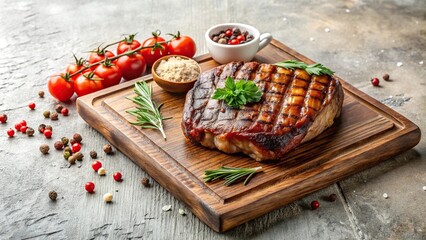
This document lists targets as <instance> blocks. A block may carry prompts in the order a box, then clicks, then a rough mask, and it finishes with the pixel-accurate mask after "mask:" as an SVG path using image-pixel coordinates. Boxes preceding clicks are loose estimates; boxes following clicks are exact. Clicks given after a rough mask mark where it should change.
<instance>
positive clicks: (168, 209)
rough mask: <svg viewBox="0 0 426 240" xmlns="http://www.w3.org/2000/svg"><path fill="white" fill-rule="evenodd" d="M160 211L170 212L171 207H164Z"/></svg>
mask: <svg viewBox="0 0 426 240" xmlns="http://www.w3.org/2000/svg"><path fill="white" fill-rule="evenodd" d="M161 210H163V212H168V211H170V210H172V205H165V206H163V208H161Z"/></svg>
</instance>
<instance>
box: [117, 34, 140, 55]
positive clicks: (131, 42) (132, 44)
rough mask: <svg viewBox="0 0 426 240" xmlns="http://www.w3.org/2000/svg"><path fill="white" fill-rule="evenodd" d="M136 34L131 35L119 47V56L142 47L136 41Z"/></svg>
mask: <svg viewBox="0 0 426 240" xmlns="http://www.w3.org/2000/svg"><path fill="white" fill-rule="evenodd" d="M135 35H136V34H130V35H129V36H128V37H125V38H124V40H123V41H121V42H120V43H119V44H118V46H117V55H118V54H122V53H125V52H127V51H129V50H133V49H136V48H138V47H140V46H141V43H140V42H139V41H137V40H135V39H134V38H135Z"/></svg>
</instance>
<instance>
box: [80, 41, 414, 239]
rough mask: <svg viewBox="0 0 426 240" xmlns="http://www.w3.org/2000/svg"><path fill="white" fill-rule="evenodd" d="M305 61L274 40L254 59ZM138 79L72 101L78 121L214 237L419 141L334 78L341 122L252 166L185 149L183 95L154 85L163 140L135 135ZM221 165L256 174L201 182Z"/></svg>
mask: <svg viewBox="0 0 426 240" xmlns="http://www.w3.org/2000/svg"><path fill="white" fill-rule="evenodd" d="M286 59H298V60H301V61H305V62H307V63H313V62H312V61H311V60H310V59H308V58H306V57H304V56H302V55H301V54H299V53H297V52H296V51H294V50H292V49H290V48H288V47H287V46H285V45H283V44H282V43H280V42H278V41H275V40H274V41H273V42H272V43H271V44H270V45H269V46H268V47H266V48H265V49H264V50H262V51H261V52H259V53H258V55H257V56H256V57H255V59H254V60H255V61H259V62H264V63H274V62H278V61H282V60H286ZM197 61H198V62H199V63H200V65H201V67H202V69H203V71H205V70H208V69H211V68H212V67H215V66H217V63H216V62H214V61H213V60H212V59H211V58H210V57H209V55H204V56H200V57H198V58H197ZM141 80H142V79H137V80H134V81H130V82H127V83H125V84H122V85H120V86H116V87H113V88H109V89H106V90H103V91H100V92H97V93H94V94H91V95H88V96H84V97H81V98H79V99H78V101H77V109H78V112H79V114H80V116H81V117H82V118H83V119H84V120H85V121H86V122H87V123H88V124H89V125H91V126H92V127H94V128H95V129H97V130H98V131H99V132H100V133H101V134H102V135H104V136H105V137H106V138H107V139H108V140H109V141H110V142H111V143H113V144H114V145H115V146H116V147H117V148H118V149H120V151H121V152H123V153H124V154H126V155H127V156H128V157H129V158H130V159H132V160H133V161H134V162H135V163H136V164H137V165H139V166H140V167H142V168H143V169H144V170H145V171H147V173H149V174H150V175H151V176H152V177H153V178H154V179H155V180H156V181H157V182H158V183H160V184H161V185H162V186H163V187H165V188H166V189H167V190H168V191H170V192H171V193H172V194H173V195H175V196H176V197H177V198H179V199H180V200H182V201H183V202H185V203H186V204H187V206H188V208H189V209H190V210H191V211H192V212H193V213H194V214H195V215H196V216H197V217H199V218H200V219H201V220H202V221H204V222H205V223H206V224H207V225H208V226H210V227H211V228H212V229H214V230H215V231H219V232H222V231H226V230H229V229H231V228H233V227H235V226H237V225H240V224H242V223H244V222H247V221H249V220H251V219H254V218H256V217H258V216H261V215H263V214H265V213H267V212H269V211H272V210H274V209H277V208H279V207H282V206H283V205H286V204H288V203H291V202H293V201H295V200H297V199H299V198H301V197H303V196H305V195H307V194H309V193H312V192H314V191H316V190H318V189H321V188H324V187H326V186H328V185H330V184H332V183H335V182H337V181H339V180H341V179H343V178H346V177H348V176H349V175H351V174H354V173H356V172H359V171H361V170H363V169H366V168H368V167H371V166H373V165H375V164H377V163H379V162H380V161H381V160H384V159H387V158H389V157H391V156H394V155H396V154H399V153H401V152H403V151H406V150H408V149H410V148H412V147H413V146H415V145H416V144H417V143H418V142H419V140H420V131H419V129H418V127H417V126H416V125H415V124H413V123H412V122H410V121H409V120H408V119H406V118H404V117H403V116H401V115H400V114H398V113H396V112H395V111H393V110H391V109H390V108H388V107H386V106H385V105H383V104H381V103H380V102H378V101H376V100H374V99H372V98H371V97H369V96H368V95H366V94H364V93H362V92H361V91H359V90H357V89H356V88H354V87H352V86H351V85H349V84H348V83H346V82H345V81H344V80H342V79H339V80H340V81H341V82H342V84H343V87H344V90H345V100H344V104H343V109H342V114H341V117H340V118H339V119H338V121H336V123H335V124H334V125H333V126H332V127H330V128H329V129H327V130H326V131H325V132H324V133H322V134H321V135H319V136H318V137H317V138H315V139H313V140H312V141H310V142H307V143H305V144H302V145H301V146H299V147H298V148H296V149H295V150H294V151H292V152H291V153H289V154H288V156H286V157H285V159H284V160H283V161H279V162H267V163H258V162H255V161H254V160H252V159H251V158H249V157H246V156H244V155H242V154H234V155H228V154H224V153H221V152H219V151H217V150H210V149H206V148H204V147H201V146H196V145H193V144H191V143H190V142H189V141H188V140H187V139H186V138H185V137H184V136H183V133H182V130H181V127H180V122H181V116H182V109H183V104H184V95H183V94H171V93H168V92H166V91H164V90H162V89H161V88H160V87H158V86H157V85H156V84H155V83H154V82H153V81H152V78H151V76H150V75H149V76H146V77H144V78H143V80H146V81H147V82H150V83H152V84H153V88H154V90H153V96H154V100H155V101H156V102H159V103H164V106H163V108H162V112H163V114H164V116H166V117H172V119H171V120H167V121H165V122H164V123H165V131H166V134H167V141H164V139H163V138H162V136H161V134H160V133H159V132H158V131H156V130H148V129H143V130H141V129H140V128H139V127H136V126H133V125H131V124H130V123H129V121H134V118H133V117H132V116H131V115H130V114H128V113H126V111H127V110H130V109H132V108H134V107H135V105H134V104H133V103H132V102H131V101H129V100H127V99H126V98H128V97H132V96H133V95H134V93H133V84H134V82H135V81H141ZM220 166H233V167H256V166H262V167H263V172H261V173H260V174H258V175H256V177H255V179H254V180H253V181H251V182H250V183H249V184H248V185H247V186H243V185H242V184H236V185H233V186H231V187H227V186H224V185H223V182H220V181H218V182H213V183H209V184H206V183H204V182H203V179H202V176H203V173H204V170H206V169H215V168H218V167H220Z"/></svg>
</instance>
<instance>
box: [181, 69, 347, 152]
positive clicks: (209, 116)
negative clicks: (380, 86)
mask: <svg viewBox="0 0 426 240" xmlns="http://www.w3.org/2000/svg"><path fill="white" fill-rule="evenodd" d="M228 76H231V77H233V78H234V79H235V80H236V81H238V80H247V79H249V80H252V81H254V82H255V84H256V85H257V86H258V87H259V89H260V90H261V91H262V92H263V94H262V98H261V101H260V102H259V103H252V104H248V105H246V106H243V107H242V108H241V109H232V108H230V107H229V106H227V105H226V104H225V103H224V101H222V100H220V101H218V100H215V99H212V98H211V96H212V95H213V92H214V91H215V90H216V89H217V88H223V87H224V85H225V80H226V78H227V77H228ZM337 87H338V89H339V94H337V95H338V96H339V99H337V100H336V101H335V102H336V103H334V105H336V106H337V107H336V106H334V105H333V106H334V107H333V109H334V108H335V109H338V111H337V112H333V113H331V114H327V117H333V118H334V115H338V113H340V108H341V105H342V101H343V91H342V89H341V86H340V84H339V83H338V81H337V80H336V79H334V78H332V77H330V76H328V75H321V76H315V75H312V76H310V75H309V74H308V73H307V72H306V71H305V70H302V69H295V70H291V69H284V68H281V67H276V66H274V65H271V64H259V63H256V62H249V63H243V62H232V63H229V64H226V65H222V66H219V67H217V68H215V69H212V70H210V71H208V72H205V73H203V74H201V75H200V77H199V79H198V81H197V82H196V84H195V86H194V88H193V89H191V90H190V91H189V92H188V94H187V97H186V102H185V108H184V114H183V121H182V127H183V131H184V134H185V136H186V137H188V138H189V139H190V140H191V141H192V142H195V143H202V144H203V145H205V146H208V147H211V148H212V147H217V148H219V149H221V150H222V151H225V152H235V151H244V152H245V153H247V154H250V156H252V157H253V158H255V159H257V160H264V159H275V158H280V157H281V156H282V155H283V154H284V153H286V152H288V151H289V150H291V149H292V148H294V147H295V146H297V145H299V144H300V142H301V141H302V140H303V138H304V136H305V134H306V133H307V130H308V129H309V127H310V126H311V125H312V124H313V122H314V120H315V118H316V116H317V115H318V114H319V113H320V112H321V111H322V110H323V109H324V107H325V106H327V105H329V103H330V101H332V100H333V98H335V95H336V94H335V91H336V88H337ZM340 92H341V93H340ZM339 105H340V108H339V107H338V106H339ZM334 111H336V110H334ZM333 114H334V115H333ZM328 122H330V121H328ZM331 123H332V119H331ZM326 124H328V125H327V126H326V127H328V126H329V125H330V123H326ZM323 130H324V129H322V130H321V131H323ZM213 140H214V141H213ZM247 143H249V144H251V145H247ZM238 149H239V150H238ZM252 154H253V155H252Z"/></svg>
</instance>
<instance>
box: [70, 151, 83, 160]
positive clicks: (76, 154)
mask: <svg viewBox="0 0 426 240" xmlns="http://www.w3.org/2000/svg"><path fill="white" fill-rule="evenodd" d="M73 157H75V160H77V161H81V160H83V157H84V155H83V153H81V152H76V153H74V155H73Z"/></svg>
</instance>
